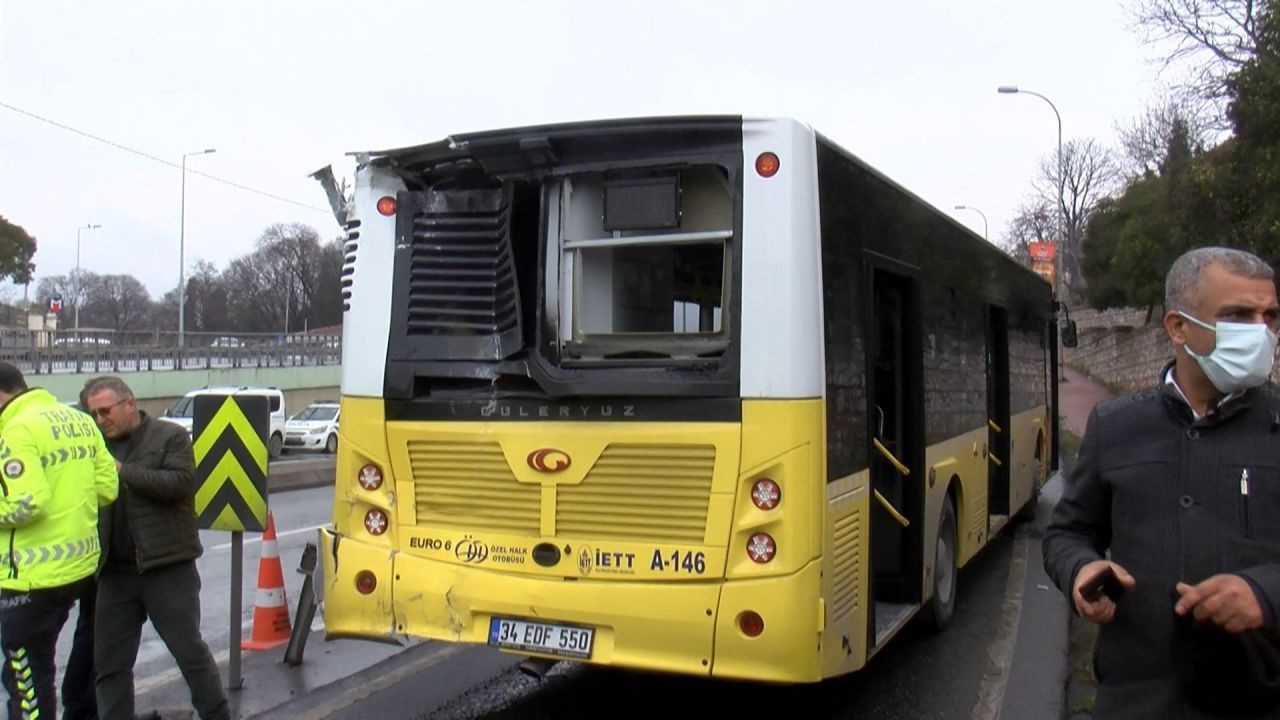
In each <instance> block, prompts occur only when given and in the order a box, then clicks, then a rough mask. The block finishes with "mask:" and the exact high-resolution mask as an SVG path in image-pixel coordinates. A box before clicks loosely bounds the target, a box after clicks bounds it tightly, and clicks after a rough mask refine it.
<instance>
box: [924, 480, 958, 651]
mask: <svg viewBox="0 0 1280 720" xmlns="http://www.w3.org/2000/svg"><path fill="white" fill-rule="evenodd" d="M957 574H958V571H957V568H956V507H955V503H954V502H952V500H951V496H950V495H948V496H947V499H946V501H945V502H944V504H943V506H942V516H941V517H940V518H939V519H938V539H937V541H936V542H935V544H934V557H933V599H932V600H930V601H929V614H928V618H929V623H930V625H932V626H933V628H934V629H935V630H943V629H945V628H946V627H947V626H948V625H950V624H951V618H952V617H953V616H954V615H955V612H956V576H957Z"/></svg>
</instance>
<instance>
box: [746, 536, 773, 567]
mask: <svg viewBox="0 0 1280 720" xmlns="http://www.w3.org/2000/svg"><path fill="white" fill-rule="evenodd" d="M777 552H778V546H777V544H776V543H774V542H773V538H772V537H771V536H770V535H769V533H762V532H761V533H756V534H755V535H752V536H751V539H750V540H748V541H747V555H748V556H750V557H751V559H752V560H753V561H755V562H758V563H760V564H761V565H763V564H765V563H767V562H769V561H770V560H772V559H773V556H774V555H775V554H776V553H777Z"/></svg>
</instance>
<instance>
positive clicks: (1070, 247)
mask: <svg viewBox="0 0 1280 720" xmlns="http://www.w3.org/2000/svg"><path fill="white" fill-rule="evenodd" d="M1060 171H1061V172H1060ZM1119 179H1120V171H1119V166H1118V165H1117V163H1116V160H1115V156H1114V154H1113V153H1112V152H1111V150H1109V149H1108V148H1107V147H1106V146H1104V145H1102V144H1100V143H1099V142H1098V141H1096V140H1094V139H1093V138H1085V139H1081V140H1071V141H1068V142H1067V143H1066V144H1065V145H1063V146H1062V158H1061V162H1059V161H1058V158H1057V157H1055V156H1050V157H1047V158H1045V159H1044V160H1042V161H1041V163H1040V177H1039V178H1038V179H1037V180H1036V181H1035V182H1034V187H1035V189H1036V192H1037V194H1038V195H1039V196H1040V198H1041V199H1044V200H1047V201H1048V202H1049V203H1050V204H1052V205H1055V206H1057V207H1058V217H1057V218H1055V219H1056V220H1058V221H1059V222H1060V223H1061V227H1060V228H1059V231H1058V233H1057V236H1058V237H1059V238H1060V239H1061V240H1062V241H1061V242H1059V243H1058V244H1057V248H1056V257H1055V262H1057V263H1059V270H1058V273H1059V277H1060V279H1061V283H1062V288H1061V295H1062V296H1063V297H1064V298H1066V299H1067V301H1068V302H1072V301H1074V300H1076V299H1079V298H1082V297H1084V279H1083V276H1082V275H1081V274H1080V238H1082V237H1084V229H1085V225H1086V224H1088V222H1089V217H1090V216H1091V215H1092V214H1093V211H1094V210H1095V209H1096V208H1097V206H1098V202H1099V201H1100V200H1102V199H1103V198H1105V197H1107V196H1108V195H1109V194H1110V193H1111V192H1112V191H1113V190H1115V189H1116V188H1117V186H1118V184H1119V182H1118V181H1119ZM1059 192H1061V195H1059Z"/></svg>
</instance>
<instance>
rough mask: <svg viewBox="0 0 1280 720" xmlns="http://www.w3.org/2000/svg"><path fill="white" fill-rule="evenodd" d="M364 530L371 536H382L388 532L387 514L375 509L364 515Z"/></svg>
mask: <svg viewBox="0 0 1280 720" xmlns="http://www.w3.org/2000/svg"><path fill="white" fill-rule="evenodd" d="M364 529H365V530H368V531H369V534H370V535H381V534H382V533H384V532H386V531H387V514H386V513H384V512H382V511H381V510H379V509H378V508H373V509H372V510H370V511H369V512H367V513H365V514H364Z"/></svg>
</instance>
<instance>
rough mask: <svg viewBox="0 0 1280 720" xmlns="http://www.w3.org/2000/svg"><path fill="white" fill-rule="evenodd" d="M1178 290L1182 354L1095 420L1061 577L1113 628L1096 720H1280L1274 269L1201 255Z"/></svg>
mask: <svg viewBox="0 0 1280 720" xmlns="http://www.w3.org/2000/svg"><path fill="white" fill-rule="evenodd" d="M1165 298H1166V301H1165V302H1166V314H1165V316H1164V327H1165V330H1166V332H1167V333H1168V336H1169V339H1170V341H1171V343H1172V346H1173V353H1174V359H1173V361H1172V362H1170V363H1168V364H1167V365H1165V367H1164V369H1163V370H1161V371H1160V375H1159V377H1158V378H1157V382H1156V384H1155V386H1153V387H1151V388H1147V389H1145V390H1140V391H1138V392H1136V393H1132V394H1130V395H1126V396H1124V397H1121V398H1117V399H1115V400H1111V401H1108V402H1105V403H1102V404H1101V405H1099V406H1098V407H1097V408H1095V409H1094V411H1093V413H1092V414H1091V415H1090V416H1089V422H1088V425H1087V426H1086V429H1085V435H1084V439H1083V441H1082V443H1081V446H1080V455H1079V458H1078V460H1077V462H1076V465H1075V467H1073V468H1072V470H1071V474H1070V476H1069V477H1068V478H1067V482H1066V486H1065V489H1064V491H1063V495H1062V499H1061V500H1060V501H1059V503H1058V505H1057V507H1055V508H1054V511H1053V519H1052V520H1051V522H1050V525H1049V529H1048V531H1047V532H1046V534H1045V539H1044V543H1043V548H1044V560H1045V569H1046V570H1047V571H1048V573H1049V575H1050V577H1052V578H1053V581H1054V582H1055V583H1056V584H1057V586H1058V587H1059V588H1060V589H1061V590H1062V592H1063V593H1064V594H1065V595H1066V596H1067V598H1068V600H1069V602H1070V603H1071V606H1072V608H1073V609H1074V610H1075V611H1076V612H1077V613H1078V614H1079V615H1080V616H1081V617H1083V618H1085V619H1086V620H1089V621H1091V622H1095V623H1098V624H1099V625H1101V626H1102V627H1101V629H1100V631H1099V633H1098V642H1097V646H1096V649H1095V653H1094V669H1095V673H1096V675H1097V677H1098V682H1099V686H1098V694H1097V702H1096V705H1095V708H1094V716H1093V717H1094V718H1095V719H1096V720H1107V719H1108V718H1125V719H1126V720H1143V719H1144V718H1150V719H1151V720H1157V719H1161V720H1162V719H1164V718H1210V717H1212V718H1218V717H1250V718H1252V717H1268V718H1270V717H1280V642H1278V639H1280V635H1278V634H1277V632H1276V631H1277V611H1278V610H1280V394H1278V393H1277V392H1276V390H1275V388H1274V386H1272V385H1271V384H1269V383H1268V378H1269V377H1270V374H1271V369H1272V363H1273V360H1274V356H1275V349H1276V333H1277V331H1278V330H1280V304H1277V300H1276V287H1275V279H1274V272H1273V271H1272V269H1271V267H1269V266H1268V265H1267V264H1266V263H1265V262H1263V261H1262V260H1261V259H1259V258H1258V257H1256V256H1254V255H1252V254H1250V253H1247V252H1243V251H1240V250H1234V249H1230V248H1222V247H1205V248H1199V249H1196V250H1192V251H1190V252H1188V253H1186V254H1184V255H1182V256H1181V257H1179V258H1178V259H1177V260H1176V261H1175V262H1174V263H1173V266H1172V268H1171V269H1170V271H1169V275H1168V277H1167V280H1166V283H1165Z"/></svg>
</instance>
